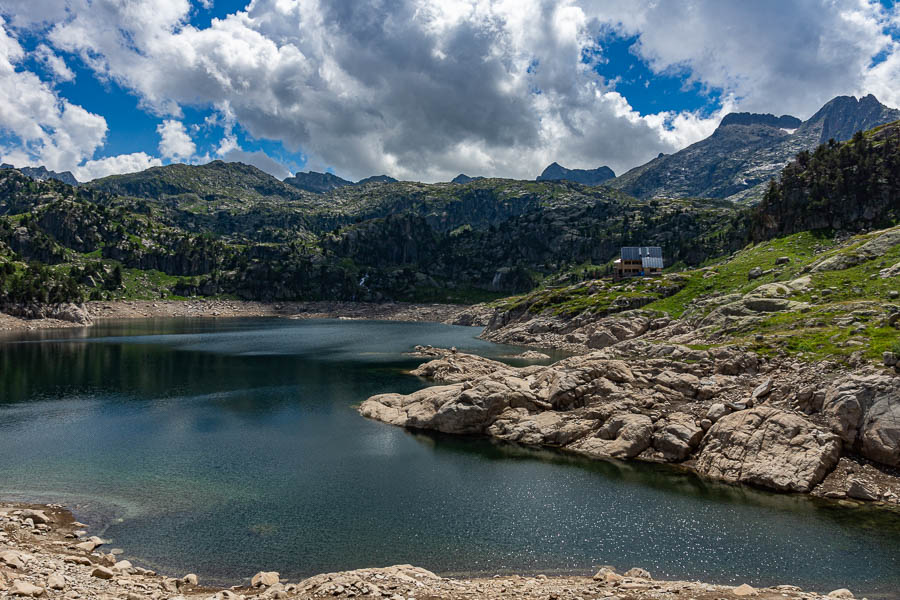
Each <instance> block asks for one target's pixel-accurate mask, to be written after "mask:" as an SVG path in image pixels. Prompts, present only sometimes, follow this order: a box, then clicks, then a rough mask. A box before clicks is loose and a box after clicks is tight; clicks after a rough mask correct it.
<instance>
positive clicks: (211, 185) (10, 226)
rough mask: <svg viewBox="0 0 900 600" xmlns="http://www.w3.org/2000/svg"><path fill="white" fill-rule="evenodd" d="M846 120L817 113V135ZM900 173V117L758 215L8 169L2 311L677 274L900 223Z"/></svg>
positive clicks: (390, 186) (3, 187)
mask: <svg viewBox="0 0 900 600" xmlns="http://www.w3.org/2000/svg"><path fill="white" fill-rule="evenodd" d="M855 104H859V103H858V102H856V103H855ZM777 119H781V118H777ZM739 120H740V121H741V122H740V123H730V124H726V125H725V126H724V127H723V129H729V128H747V127H767V128H769V129H771V128H772V127H771V124H770V123H771V119H770V118H769V117H766V118H765V119H762V120H763V121H764V122H763V123H761V124H760V123H757V122H755V121H754V119H753V118H750V117H746V116H743V117H739ZM748 121H749V123H748ZM784 123H785V121H782V120H778V121H777V124H784ZM808 123H809V122H807V123H805V124H804V125H808ZM839 125H840V123H839V122H836V121H835V120H827V119H825V120H820V121H819V122H818V123H817V124H816V126H817V128H818V129H817V130H815V131H814V133H815V134H816V135H818V136H821V135H822V132H823V131H825V130H826V127H830V128H831V130H830V131H834V130H838V129H839ZM798 129H799V128H798ZM810 129H811V126H810ZM788 135H791V134H788ZM898 169H900V123H897V124H892V125H888V126H884V127H880V128H877V129H875V130H873V131H871V132H869V133H867V134H866V135H863V134H858V135H854V137H853V139H852V140H851V141H850V142H847V143H845V144H841V143H837V142H835V143H828V144H824V145H822V146H820V147H819V148H818V149H816V151H815V152H814V153H811V154H810V153H805V152H801V153H800V154H799V155H798V157H797V160H796V161H795V162H793V163H791V164H790V165H789V166H788V167H786V168H785V169H784V170H783V175H782V177H781V180H782V181H781V182H780V183H779V184H777V185H775V186H773V187H770V188H768V189H767V190H766V192H765V196H764V198H763V201H762V202H761V203H760V204H759V205H757V206H755V207H746V206H743V205H741V204H738V203H734V202H732V201H730V200H727V199H702V198H695V199H691V198H681V199H665V198H662V199H656V198H649V199H641V198H634V197H632V196H629V195H628V194H625V193H624V192H622V191H619V190H616V189H613V188H610V187H607V186H604V185H600V186H586V185H582V184H578V183H573V182H569V181H537V182H535V181H515V180H509V179H491V178H487V179H477V180H475V181H471V182H469V183H464V184H454V183H437V184H422V183H416V182H383V183H378V184H377V185H373V184H369V185H343V186H339V187H337V188H334V189H332V190H330V191H328V192H325V193H313V192H310V191H306V190H300V189H297V188H296V187H293V186H291V185H289V184H287V183H285V182H282V181H279V180H278V179H276V178H274V177H272V176H271V175H268V174H266V173H264V172H263V171H261V170H259V169H257V168H255V167H252V166H249V165H244V164H240V163H225V162H222V161H214V162H212V163H209V164H207V165H183V164H173V165H168V166H164V167H154V168H152V169H148V170H146V171H143V172H140V173H132V174H127V175H116V176H111V177H106V178H103V179H98V180H95V181H92V182H90V183H87V184H82V185H79V186H70V185H67V184H64V183H62V182H59V181H56V180H53V179H47V180H44V181H35V180H34V179H32V178H30V177H27V176H25V175H24V174H23V173H21V172H20V171H18V170H15V169H6V170H2V171H0V267H2V269H0V271H2V272H0V275H2V276H3V277H5V278H6V279H4V281H5V283H4V282H3V281H0V304H2V303H3V302H7V303H8V302H18V303H21V302H45V303H46V302H59V301H63V300H65V299H77V298H84V297H92V298H96V299H103V298H145V299H146V298H159V297H171V296H173V295H174V296H179V297H183V296H190V295H228V296H236V297H240V298H247V299H251V298H252V299H260V300H287V299H345V300H352V299H356V300H373V301H379V300H386V299H393V300H413V301H438V300H444V301H447V300H449V301H457V302H460V301H461V302H468V301H474V300H479V299H486V298H491V297H497V296H498V295H501V294H507V293H509V292H517V291H524V290H528V289H531V288H533V287H534V286H535V285H536V284H538V283H539V282H541V281H547V280H548V278H550V280H555V278H559V277H569V276H570V275H574V276H578V273H585V272H587V273H592V274H598V273H602V272H604V269H608V267H609V265H610V261H611V259H612V258H614V257H615V256H616V254H617V252H618V249H619V247H620V246H627V245H658V246H661V247H662V248H663V251H664V255H665V257H666V264H667V265H684V266H689V265H697V264H701V263H703V262H705V261H708V260H710V259H712V258H715V257H721V256H723V255H726V254H729V253H730V252H733V251H735V250H737V249H740V248H742V247H744V246H745V245H746V244H747V243H749V242H752V241H759V240H761V239H767V238H770V237H773V236H778V235H784V234H790V233H792V232H795V231H803V230H807V229H817V228H831V229H833V230H841V231H845V232H846V231H859V230H861V229H869V228H872V227H881V226H888V225H890V224H891V223H893V222H895V221H896V219H897V218H898V217H900V205H898V199H900V179H898V175H897V173H898V172H900V171H898ZM595 276H596V275H595ZM361 281H364V282H365V284H364V285H363V284H361V283H360V282H361Z"/></svg>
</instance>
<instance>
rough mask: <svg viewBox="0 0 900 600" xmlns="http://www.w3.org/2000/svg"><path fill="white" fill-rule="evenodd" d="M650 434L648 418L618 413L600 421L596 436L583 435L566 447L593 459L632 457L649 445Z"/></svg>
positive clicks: (651, 422)
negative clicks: (601, 425) (603, 421)
mask: <svg viewBox="0 0 900 600" xmlns="http://www.w3.org/2000/svg"><path fill="white" fill-rule="evenodd" d="M652 435H653V421H651V420H650V417H648V416H646V415H640V414H632V413H618V414H615V415H613V416H612V417H610V418H609V419H608V420H607V421H606V423H604V424H603V427H601V428H600V429H599V430H598V431H597V434H596V436H591V437H584V438H582V439H580V440H578V441H577V442H575V443H574V444H571V445H570V446H569V448H570V449H572V450H575V451H577V452H580V453H581V454H586V455H588V456H592V457H595V458H608V457H611V458H634V457H635V456H637V455H638V454H640V453H641V452H643V451H644V450H646V449H647V448H649V447H650V439H651V436H652Z"/></svg>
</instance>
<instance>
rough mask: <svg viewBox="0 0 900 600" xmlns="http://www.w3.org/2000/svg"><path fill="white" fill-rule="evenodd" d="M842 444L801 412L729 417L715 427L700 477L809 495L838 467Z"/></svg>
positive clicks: (764, 409) (764, 410) (760, 411)
mask: <svg viewBox="0 0 900 600" xmlns="http://www.w3.org/2000/svg"><path fill="white" fill-rule="evenodd" d="M840 450H841V441H840V439H839V438H838V437H837V436H836V435H834V434H833V433H830V432H823V431H820V430H819V429H818V428H817V427H816V425H815V424H814V423H813V422H811V421H809V420H808V419H806V418H805V417H802V416H800V415H798V414H794V413H790V412H787V411H784V410H780V409H777V408H773V407H770V406H759V407H756V408H752V409H749V410H742V411H739V412H735V413H732V414H730V415H726V416H724V417H722V418H721V419H719V421H718V422H716V424H715V425H713V426H712V428H710V430H709V432H708V433H707V435H706V438H705V439H704V446H703V450H702V451H701V452H700V456H699V457H698V459H697V470H698V471H699V472H700V473H703V474H705V475H708V476H710V477H715V478H717V479H723V480H725V481H729V482H732V483H749V484H753V485H759V486H763V487H768V488H773V489H776V490H781V491H787V492H808V491H810V490H811V489H812V488H813V487H814V486H816V485H817V484H818V483H819V482H820V481H822V479H823V478H824V477H825V475H827V474H828V472H829V471H831V469H833V468H834V466H835V465H836V464H837V461H838V458H839V456H840Z"/></svg>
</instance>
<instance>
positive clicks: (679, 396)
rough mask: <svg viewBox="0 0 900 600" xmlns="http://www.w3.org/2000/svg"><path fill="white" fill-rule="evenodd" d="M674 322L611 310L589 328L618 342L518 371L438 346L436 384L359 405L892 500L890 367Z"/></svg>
mask: <svg viewBox="0 0 900 600" xmlns="http://www.w3.org/2000/svg"><path fill="white" fill-rule="evenodd" d="M679 326H680V325H679V324H677V323H676V324H672V325H668V324H666V322H665V321H664V320H661V321H651V320H650V319H648V318H646V317H642V316H630V317H624V318H622V317H620V318H618V319H616V320H615V323H613V322H612V320H607V321H606V322H605V324H603V326H602V327H601V326H600V325H599V324H598V325H597V331H598V333H596V334H595V335H602V336H610V337H611V338H612V339H613V340H614V343H612V344H611V345H609V346H607V347H605V348H603V349H601V350H597V351H594V352H591V353H589V354H585V355H579V356H574V357H571V358H568V359H565V360H562V361H559V362H557V363H555V364H553V365H549V366H527V367H520V368H515V367H511V366H509V365H506V364H504V363H500V362H496V361H492V360H488V359H485V358H482V357H478V356H474V355H469V354H463V353H458V352H455V351H453V350H447V351H444V352H443V353H438V354H440V356H438V357H437V358H434V359H433V360H430V361H429V362H426V363H425V364H423V365H421V366H420V367H419V368H418V369H416V370H414V371H413V372H412V373H413V374H414V375H418V376H421V377H424V378H426V379H429V380H431V381H434V382H436V383H440V384H443V385H437V386H433V387H427V388H424V389H422V390H419V391H417V392H414V393H412V394H408V395H401V394H381V395H377V396H373V397H371V398H369V399H368V400H366V401H365V402H363V403H362V405H361V406H360V409H359V410H360V413H361V414H362V415H363V416H366V417H369V418H372V419H376V420H379V421H383V422H385V423H389V424H392V425H398V426H401V427H407V428H411V429H428V430H434V431H440V432H443V433H450V434H464V435H480V436H489V437H493V438H497V439H500V440H504V441H508V442H515V443H520V444H526V445H535V446H549V447H554V448H559V449H561V450H564V451H570V452H575V453H578V454H581V455H585V456H588V457H591V458H597V459H626V460H630V459H636V460H647V461H656V462H666V463H677V464H680V465H682V466H684V467H686V468H689V469H692V470H695V471H696V472H698V473H699V474H701V475H704V476H707V477H710V478H713V479H718V480H723V481H726V482H730V483H735V484H749V485H754V486H759V487H764V488H769V489H772V490H777V491H782V492H803V493H813V494H816V495H819V496H824V497H827V498H832V499H837V500H843V501H845V502H846V501H848V500H849V499H852V500H866V501H877V502H882V503H884V504H886V505H897V504H898V503H900V425H898V424H900V412H898V411H900V403H898V402H897V400H898V398H900V377H898V376H897V372H896V370H895V368H894V367H893V366H890V367H888V366H885V367H876V366H873V365H866V366H860V367H859V368H856V369H847V368H845V367H840V366H839V365H837V364H832V363H819V364H816V365H810V364H804V363H802V362H799V361H793V360H790V359H788V358H774V357H764V356H760V355H757V354H755V353H753V352H748V351H746V350H742V349H739V348H734V347H727V346H726V347H718V348H710V349H705V350H704V349H696V348H691V347H689V346H686V345H683V344H677V343H672V342H670V341H667V340H670V339H672V338H673V337H675V333H676V331H677V328H678V327H679ZM673 328H675V331H673ZM611 331H612V332H615V333H611ZM616 334H617V335H619V336H620V337H621V341H619V339H617V338H616V337H615V335H616ZM489 336H490V332H488V337H489Z"/></svg>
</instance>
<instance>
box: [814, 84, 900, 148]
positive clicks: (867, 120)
mask: <svg viewBox="0 0 900 600" xmlns="http://www.w3.org/2000/svg"><path fill="white" fill-rule="evenodd" d="M898 119H900V110H897V109H896V108H889V107H887V106H885V105H884V104H882V103H881V102H879V101H878V98H876V97H875V96H874V95H873V94H869V95H868V96H865V97H863V98H860V99H859V100H857V99H856V98H855V97H854V96H838V97H837V98H834V99H832V100H831V101H829V102H828V103H827V104H825V106H823V107H822V108H820V109H819V111H818V112H817V113H816V114H814V115H813V116H811V117H810V118H809V120H808V121H806V122H805V123H804V124H803V129H804V130H807V131H809V132H813V133H817V134H818V140H819V143H821V144H824V143H825V142H827V141H828V140H830V139H835V140H837V141H839V142H842V141H846V140H849V139H850V138H852V137H853V134H854V133H856V132H857V131H866V130H868V129H871V128H873V127H877V126H878V125H883V124H885V123H890V122H892V121H896V120H898Z"/></svg>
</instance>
